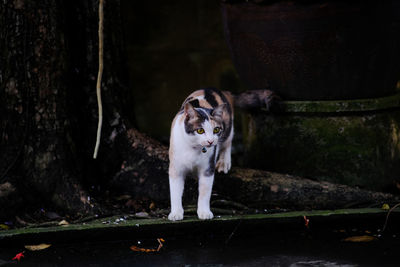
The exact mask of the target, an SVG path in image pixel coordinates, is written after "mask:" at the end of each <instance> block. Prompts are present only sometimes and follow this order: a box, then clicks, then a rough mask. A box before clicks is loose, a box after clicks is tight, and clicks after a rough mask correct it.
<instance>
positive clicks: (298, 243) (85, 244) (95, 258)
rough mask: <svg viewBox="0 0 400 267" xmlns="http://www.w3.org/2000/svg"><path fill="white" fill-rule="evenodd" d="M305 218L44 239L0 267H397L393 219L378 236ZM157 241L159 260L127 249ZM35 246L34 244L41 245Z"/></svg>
mask: <svg viewBox="0 0 400 267" xmlns="http://www.w3.org/2000/svg"><path fill="white" fill-rule="evenodd" d="M369 216H370V215H369ZM296 218H297V217H296ZM311 218H312V219H311V223H310V224H309V225H308V226H306V225H305V222H304V223H303V221H301V220H300V219H301V218H298V219H296V220H294V221H290V222H288V223H282V222H277V223H273V224H271V223H266V222H267V221H262V222H261V221H260V223H257V224H254V223H253V222H254V220H251V221H247V222H246V221H242V220H236V221H231V223H229V222H220V223H218V222H217V221H214V222H213V223H208V222H200V221H198V222H197V221H194V223H190V224H187V226H186V227H184V224H172V226H173V227H171V225H169V226H168V228H166V229H168V231H160V232H157V230H156V229H160V227H161V225H158V226H157V227H155V228H150V229H148V230H150V231H148V230H146V231H145V232H146V234H145V235H144V236H139V235H137V233H138V232H136V233H135V234H133V235H129V234H126V233H127V232H123V233H124V235H125V236H124V235H121V234H119V232H118V231H116V230H115V229H114V230H113V231H116V232H111V235H110V233H108V234H107V235H108V236H107V237H106V236H96V235H105V234H106V233H107V232H101V231H100V232H95V233H92V235H91V237H92V238H88V236H83V235H82V236H81V239H82V240H81V241H79V236H76V235H77V233H74V232H71V233H69V235H71V236H72V235H75V237H74V238H68V236H63V237H62V238H61V239H60V237H57V238H55V239H53V240H51V241H50V239H51V238H50V239H49V238H48V237H46V239H45V240H44V241H46V242H47V241H49V242H51V244H52V246H51V247H49V248H47V249H45V250H41V251H28V250H27V249H25V248H24V246H23V245H22V243H21V242H16V243H12V242H11V243H9V245H7V244H4V243H2V244H1V246H0V266H2V265H3V266H14V265H15V264H18V265H20V266H329V267H330V266H399V260H400V254H399V251H400V238H399V237H400V224H399V220H397V219H396V220H394V219H395V217H393V218H391V220H390V221H389V224H388V227H387V228H386V229H385V231H382V226H383V225H382V222H383V221H382V219H383V218H382V217H376V218H375V219H372V217H362V218H359V219H357V217H356V218H351V220H343V217H340V218H339V219H334V217H329V218H326V219H324V220H323V221H322V220H321V221H318V217H314V218H313V217H311ZM346 218H347V217H346ZM368 218H371V219H368ZM141 227H142V226H140V227H139V229H140V228H141ZM143 227H144V226H143ZM190 227H193V228H192V229H190ZM132 229H134V228H129V231H128V232H132ZM151 229H153V230H151ZM181 229H182V232H179V231H180V230H181ZM85 231H86V230H85ZM152 231H153V232H154V233H153V234H151V232H152ZM160 235H163V236H160ZM93 237H94V238H93ZM103 237H104V238H103ZM113 237H118V240H113ZM159 237H162V238H164V239H165V243H163V245H164V246H163V247H162V248H161V250H160V251H158V252H138V251H132V250H131V249H130V247H131V246H136V247H139V248H149V249H153V248H157V247H158V245H159V243H158V242H157V238H159ZM353 237H361V238H359V239H361V241H363V242H349V241H346V239H348V238H350V239H351V238H353ZM365 237H368V238H365ZM353 241H354V240H353ZM36 243H40V237H39V238H38V239H37V240H36ZM21 251H25V254H24V255H25V257H24V258H22V259H21V261H20V262H19V263H17V262H16V261H10V260H11V259H12V258H13V257H14V256H15V255H16V254H17V253H19V252H21Z"/></svg>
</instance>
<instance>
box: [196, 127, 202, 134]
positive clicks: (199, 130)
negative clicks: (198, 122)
mask: <svg viewBox="0 0 400 267" xmlns="http://www.w3.org/2000/svg"><path fill="white" fill-rule="evenodd" d="M196 132H197V133H198V134H203V133H204V129H203V128H199V129H197V130H196Z"/></svg>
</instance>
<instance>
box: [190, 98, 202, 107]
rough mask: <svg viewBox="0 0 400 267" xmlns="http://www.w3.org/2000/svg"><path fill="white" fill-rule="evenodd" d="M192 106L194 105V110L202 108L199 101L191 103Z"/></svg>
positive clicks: (195, 100)
mask: <svg viewBox="0 0 400 267" xmlns="http://www.w3.org/2000/svg"><path fill="white" fill-rule="evenodd" d="M190 104H192V106H193V107H194V108H199V107H200V103H199V100H198V99H194V100H192V101H190Z"/></svg>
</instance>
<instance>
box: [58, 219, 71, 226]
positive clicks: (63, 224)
mask: <svg viewBox="0 0 400 267" xmlns="http://www.w3.org/2000/svg"><path fill="white" fill-rule="evenodd" d="M58 225H61V226H65V225H69V222H67V221H66V220H62V221H61V222H59V223H58Z"/></svg>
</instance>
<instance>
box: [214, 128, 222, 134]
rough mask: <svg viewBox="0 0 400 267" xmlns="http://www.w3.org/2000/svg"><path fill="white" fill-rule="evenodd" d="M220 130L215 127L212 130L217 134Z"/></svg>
mask: <svg viewBox="0 0 400 267" xmlns="http://www.w3.org/2000/svg"><path fill="white" fill-rule="evenodd" d="M220 131H221V128H219V127H215V128H214V131H213V132H214V133H215V134H217V133H219V132H220Z"/></svg>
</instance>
